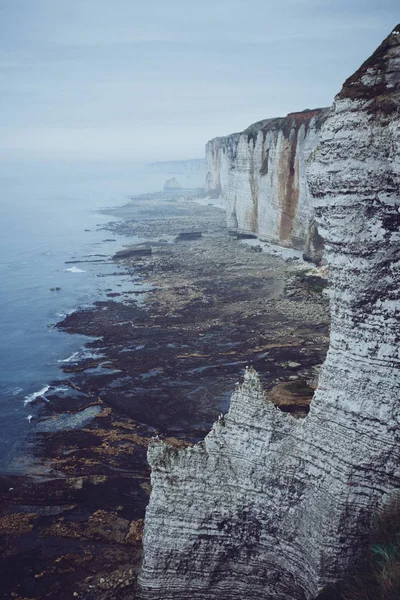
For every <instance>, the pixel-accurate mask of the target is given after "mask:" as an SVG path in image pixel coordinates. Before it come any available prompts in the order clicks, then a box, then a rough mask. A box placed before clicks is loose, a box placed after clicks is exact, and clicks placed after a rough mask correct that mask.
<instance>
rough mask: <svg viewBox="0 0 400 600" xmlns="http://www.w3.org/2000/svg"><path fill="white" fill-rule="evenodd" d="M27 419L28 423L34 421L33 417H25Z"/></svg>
mask: <svg viewBox="0 0 400 600" xmlns="http://www.w3.org/2000/svg"><path fill="white" fill-rule="evenodd" d="M25 419H26V420H27V421H28V423H30V422H31V421H32V419H33V415H28V416H27V417H25Z"/></svg>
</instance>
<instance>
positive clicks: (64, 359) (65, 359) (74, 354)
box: [57, 352, 79, 363]
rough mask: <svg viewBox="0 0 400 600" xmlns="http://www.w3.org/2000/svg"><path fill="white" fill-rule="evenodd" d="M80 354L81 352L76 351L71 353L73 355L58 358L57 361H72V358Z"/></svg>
mask: <svg viewBox="0 0 400 600" xmlns="http://www.w3.org/2000/svg"><path fill="white" fill-rule="evenodd" d="M78 355H79V352H74V353H73V354H71V356H68V358H63V359H61V360H58V361H57V362H59V363H69V362H71V360H74V358H76V357H77V356H78Z"/></svg>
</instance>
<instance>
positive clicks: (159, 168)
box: [146, 158, 206, 175]
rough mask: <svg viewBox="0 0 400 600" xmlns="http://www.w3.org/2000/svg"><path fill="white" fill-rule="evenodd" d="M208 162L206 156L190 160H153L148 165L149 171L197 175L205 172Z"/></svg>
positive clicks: (147, 169)
mask: <svg viewBox="0 0 400 600" xmlns="http://www.w3.org/2000/svg"><path fill="white" fill-rule="evenodd" d="M205 169H206V162H205V160H204V158H192V159H189V160H170V161H165V162H152V163H148V164H147V165H146V171H148V172H149V173H166V174H169V175H197V174H203V173H205Z"/></svg>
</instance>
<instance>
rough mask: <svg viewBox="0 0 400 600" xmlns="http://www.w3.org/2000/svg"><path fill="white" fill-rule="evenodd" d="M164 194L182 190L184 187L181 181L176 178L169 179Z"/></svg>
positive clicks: (165, 184)
mask: <svg viewBox="0 0 400 600" xmlns="http://www.w3.org/2000/svg"><path fill="white" fill-rule="evenodd" d="M163 189H164V192H166V191H168V190H181V189H182V186H181V184H180V183H179V181H178V180H177V179H176V177H172V178H171V179H167V181H166V182H165V183H164V188H163Z"/></svg>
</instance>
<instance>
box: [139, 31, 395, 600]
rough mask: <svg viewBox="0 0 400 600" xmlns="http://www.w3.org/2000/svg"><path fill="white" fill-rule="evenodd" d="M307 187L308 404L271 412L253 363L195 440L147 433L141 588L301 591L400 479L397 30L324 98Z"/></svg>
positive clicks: (282, 599) (292, 597)
mask: <svg viewBox="0 0 400 600" xmlns="http://www.w3.org/2000/svg"><path fill="white" fill-rule="evenodd" d="M257 139H258V136H257ZM256 143H259V142H256ZM249 160H250V158H249ZM308 183H309V187H310V191H311V194H312V197H313V200H314V204H315V213H316V219H317V222H318V226H319V228H320V230H321V232H322V235H323V237H324V238H325V246H326V254H327V258H328V261H329V263H330V279H331V285H330V295H331V317H332V327H331V341H330V347H329V351H328V355H327V358H326V362H325V364H324V367H323V369H322V372H321V375H320V379H319V386H318V389H317V391H316V393H315V396H314V398H313V400H312V404H311V410H310V412H309V414H308V416H307V417H306V418H304V419H294V418H293V417H292V416H291V415H290V414H287V413H283V412H280V410H279V409H278V408H276V407H275V406H274V405H273V404H272V403H271V402H270V401H269V400H268V398H267V397H266V395H265V393H264V392H263V390H262V388H261V385H260V383H259V379H258V376H257V374H256V373H255V372H254V371H251V370H250V371H247V373H246V376H245V380H244V383H243V384H242V385H241V386H238V387H237V390H236V391H235V392H234V394H233V396H232V401H231V407H230V410H229V412H228V414H227V415H225V416H224V417H223V418H222V419H220V420H219V421H218V422H217V423H215V425H214V427H213V429H212V431H211V432H210V433H209V435H208V436H207V438H206V439H205V441H204V442H203V443H201V444H198V445H196V446H194V447H193V448H187V449H183V450H182V449H180V450H178V449H175V448H171V447H169V446H168V445H166V444H165V443H163V442H154V443H152V444H151V445H150V448H149V452H148V458H149V463H150V465H151V468H152V493H151V498H150V503H149V506H148V508H147V512H146V523H145V534H144V561H143V566H142V571H141V574H140V578H139V583H140V586H141V593H142V596H143V598H145V599H146V600H172V599H174V600H177V599H181V600H188V599H189V598H190V599H193V600H214V599H217V598H218V599H221V598H224V600H243V599H248V600H252V599H254V600H256V599H257V600H260V599H261V600H310V599H312V598H314V597H315V595H316V594H317V593H318V591H319V590H320V589H321V588H323V586H324V585H325V584H327V583H329V582H334V581H335V580H337V579H338V578H339V577H341V576H342V575H343V574H344V573H345V572H346V569H348V568H349V567H350V566H351V564H352V562H353V561H354V560H355V558H356V557H357V553H358V551H359V548H360V545H361V543H362V541H363V538H364V536H365V535H366V532H367V530H368V527H369V526H370V522H371V518H372V515H373V513H374V511H375V510H376V509H377V507H379V506H381V505H382V504H383V503H384V502H386V501H388V500H389V499H390V497H391V495H392V494H393V493H394V491H395V490H396V489H398V488H399V485H400V453H399V441H400V440H399V436H400V433H399V432H400V428H399V417H400V414H399V413H400V375H399V373H400V354H399V352H400V317H399V301H400V299H399V288H400V273H399V267H400V252H399V250H400V233H399V230H400V214H399V210H400V28H396V29H395V30H394V31H393V33H391V34H390V35H389V36H388V37H387V38H386V39H385V40H384V42H383V43H382V45H381V46H380V47H379V48H378V50H377V51H376V52H375V53H374V54H373V55H372V57H371V58H370V59H369V60H368V61H367V62H366V63H364V65H363V66H362V67H361V68H360V69H359V70H358V71H357V72H356V73H355V74H354V75H353V76H352V77H351V78H350V79H348V80H347V81H346V83H345V84H344V86H343V89H342V91H341V92H340V93H339V94H338V96H337V97H336V99H335V102H334V104H333V107H332V109H331V111H330V113H329V116H328V118H327V120H326V122H325V124H324V126H323V129H322V132H321V136H320V145H319V147H318V149H317V150H315V152H314V153H313V156H312V160H311V163H310V165H309V168H308ZM221 185H223V184H222V181H221ZM238 220H240V218H239V215H238Z"/></svg>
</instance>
